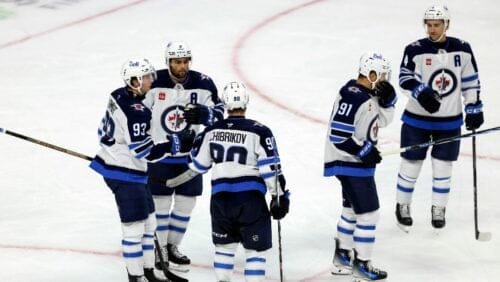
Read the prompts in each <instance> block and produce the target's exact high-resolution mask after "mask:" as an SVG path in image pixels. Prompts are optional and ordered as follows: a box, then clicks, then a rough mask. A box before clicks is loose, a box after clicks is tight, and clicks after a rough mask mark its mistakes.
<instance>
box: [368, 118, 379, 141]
mask: <svg viewBox="0 0 500 282" xmlns="http://www.w3.org/2000/svg"><path fill="white" fill-rule="evenodd" d="M378 129H379V125H378V115H377V116H375V117H374V118H373V120H372V121H371V122H370V131H369V132H368V136H366V138H367V139H368V140H370V142H372V143H373V144H377V140H378Z"/></svg>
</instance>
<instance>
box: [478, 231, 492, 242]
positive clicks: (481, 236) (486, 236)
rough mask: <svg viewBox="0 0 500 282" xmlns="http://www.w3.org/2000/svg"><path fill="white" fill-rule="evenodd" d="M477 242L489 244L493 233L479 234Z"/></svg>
mask: <svg viewBox="0 0 500 282" xmlns="http://www.w3.org/2000/svg"><path fill="white" fill-rule="evenodd" d="M477 240H478V241H482V242H487V241H489V240H491V233H490V232H479V234H478V235H477Z"/></svg>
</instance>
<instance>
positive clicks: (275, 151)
mask: <svg viewBox="0 0 500 282" xmlns="http://www.w3.org/2000/svg"><path fill="white" fill-rule="evenodd" d="M274 158H275V159H274V160H275V162H274V176H275V177H274V185H275V187H276V196H277V199H276V200H277V201H278V207H279V206H280V194H279V192H278V176H279V172H278V150H277V147H276V141H275V142H274ZM277 221H278V255H279V263H280V282H283V255H282V251H281V220H279V219H278V220H277Z"/></svg>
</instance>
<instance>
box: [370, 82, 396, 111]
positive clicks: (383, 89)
mask: <svg viewBox="0 0 500 282" xmlns="http://www.w3.org/2000/svg"><path fill="white" fill-rule="evenodd" d="M375 95H376V96H377V97H378V103H379V105H380V106H381V107H383V108H388V107H391V106H394V104H396V101H397V97H396V90H394V87H392V85H391V84H390V83H389V81H385V80H384V81H381V82H379V83H377V85H376V86H375Z"/></svg>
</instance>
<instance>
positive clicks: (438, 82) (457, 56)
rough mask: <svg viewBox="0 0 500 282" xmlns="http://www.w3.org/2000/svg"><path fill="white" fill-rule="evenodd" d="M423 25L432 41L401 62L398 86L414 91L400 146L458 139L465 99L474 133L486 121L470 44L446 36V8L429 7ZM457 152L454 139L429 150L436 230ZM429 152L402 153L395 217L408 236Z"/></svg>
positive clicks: (425, 41)
mask: <svg viewBox="0 0 500 282" xmlns="http://www.w3.org/2000/svg"><path fill="white" fill-rule="evenodd" d="M423 24H424V27H425V28H426V32H427V35H428V37H427V38H424V39H420V40H418V41H415V42H413V43H411V44H410V45H408V46H406V48H405V51H404V55H403V60H402V62H401V71H400V75H399V84H400V86H401V88H402V89H403V90H407V91H408V93H410V99H409V101H408V104H407V105H406V109H405V112H404V113H403V117H402V120H403V125H402V127H401V147H405V146H410V145H415V144H418V143H423V142H428V141H430V140H437V139H442V138H448V137H452V136H457V135H460V132H461V131H460V126H461V125H462V124H463V116H462V106H461V102H462V98H461V97H463V104H464V105H465V126H466V128H467V129H468V130H475V129H478V128H479V127H480V126H481V124H482V123H483V113H482V107H483V104H482V102H481V100H480V99H479V92H480V86H479V77H478V70H477V64H476V60H475V59H474V55H473V54H472V49H471V46H470V45H469V44H468V43H467V42H465V41H463V40H460V39H457V38H454V37H448V36H447V35H446V32H447V30H448V28H449V26H450V14H449V11H448V9H447V8H446V7H445V6H439V5H436V6H431V7H429V8H428V9H427V10H426V11H425V13H424V17H423ZM459 149H460V141H454V142H449V143H445V144H442V145H438V146H434V147H433V148H432V151H431V157H432V172H433V183H432V207H431V215H432V218H431V223H432V226H433V227H434V228H443V227H444V226H445V224H446V221H445V211H446V204H447V202H448V196H449V193H450V188H451V171H452V164H453V162H454V161H456V160H457V158H458V154H459ZM426 154H427V148H422V149H418V150H412V151H408V152H404V153H401V157H402V159H401V165H400V169H399V174H398V181H397V199H396V200H397V204H396V218H397V221H398V224H399V226H400V227H401V228H402V229H403V230H404V231H407V232H408V231H409V229H410V226H412V224H413V220H412V217H411V213H410V204H411V200H412V195H413V191H414V188H415V183H416V181H417V178H418V175H419V173H420V169H421V167H422V164H423V161H424V159H425V158H426Z"/></svg>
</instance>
